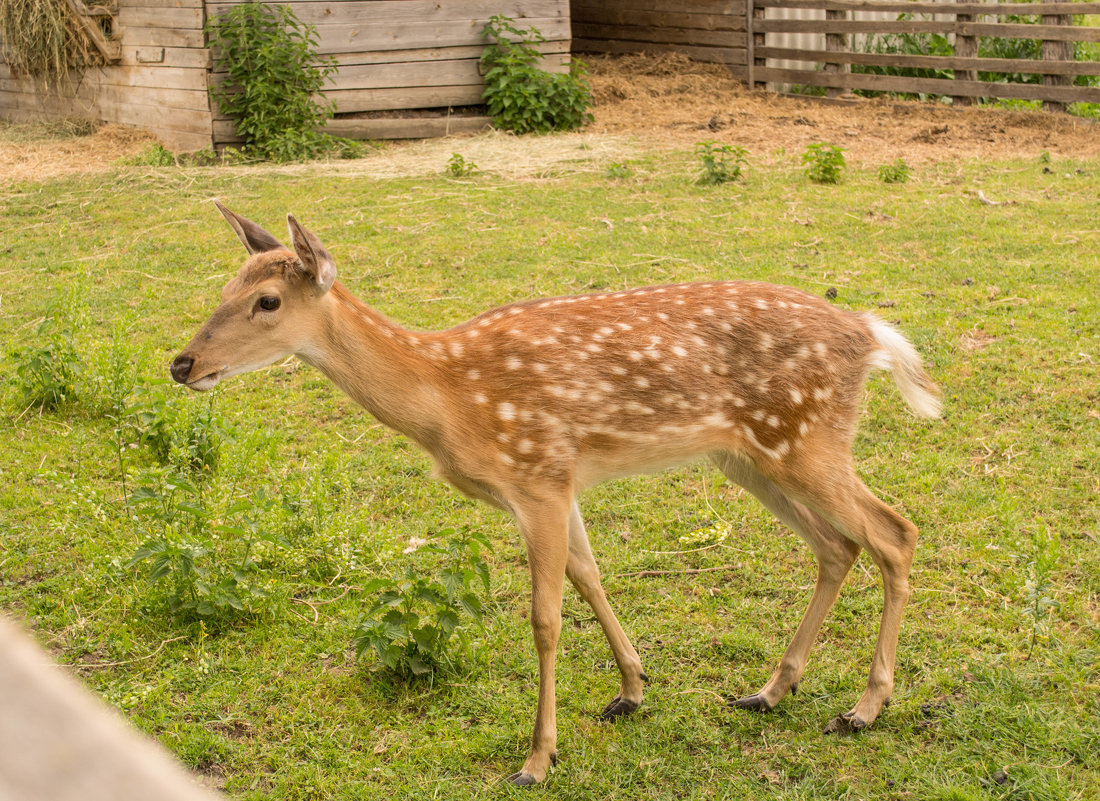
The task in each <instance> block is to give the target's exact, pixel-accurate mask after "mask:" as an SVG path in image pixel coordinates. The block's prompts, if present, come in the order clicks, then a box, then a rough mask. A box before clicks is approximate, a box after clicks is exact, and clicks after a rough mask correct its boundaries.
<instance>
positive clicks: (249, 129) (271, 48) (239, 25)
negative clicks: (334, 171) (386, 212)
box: [206, 0, 349, 162]
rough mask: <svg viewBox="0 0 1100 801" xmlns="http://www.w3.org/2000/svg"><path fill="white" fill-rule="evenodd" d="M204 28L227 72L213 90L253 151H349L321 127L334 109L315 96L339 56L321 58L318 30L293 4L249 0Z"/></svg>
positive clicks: (283, 154)
mask: <svg viewBox="0 0 1100 801" xmlns="http://www.w3.org/2000/svg"><path fill="white" fill-rule="evenodd" d="M206 30H207V33H208V35H209V37H210V47H211V48H213V49H214V50H215V52H217V53H218V67H219V69H221V70H224V71H225V72H227V73H228V76H227V78H226V80H225V82H224V83H221V84H219V85H217V86H215V87H213V88H212V89H211V95H212V96H213V97H214V99H215V100H216V101H217V103H218V106H219V107H220V108H221V110H222V111H223V112H224V113H225V114H227V115H228V116H230V117H231V118H233V120H234V124H235V126H236V129H237V133H238V134H240V135H241V137H242V138H243V139H244V142H245V144H244V150H245V151H246V152H247V153H248V154H249V155H251V156H254V157H257V158H260V159H264V160H269V161H281V162H286V161H300V160H303V159H310V158H317V157H319V156H324V155H328V154H331V153H334V152H336V153H339V152H342V151H346V150H347V148H348V147H349V145H347V144H345V143H343V142H342V141H339V142H338V141H337V140H336V139H335V138H334V137H332V136H329V135H327V134H324V133H322V132H320V131H318V130H317V129H318V128H322V127H324V125H325V122H326V121H327V120H328V119H329V118H330V117H332V115H333V112H334V111H335V104H334V103H332V102H330V101H325V100H319V99H318V98H319V96H320V92H321V89H322V88H323V87H324V85H325V82H326V81H327V80H328V79H329V77H330V76H331V75H332V74H333V73H334V72H335V71H336V61H335V59H333V58H319V57H318V56H317V52H316V49H317V30H316V28H314V27H313V26H312V25H307V24H303V23H302V22H300V21H299V20H298V18H297V16H295V14H294V12H293V11H292V10H291V9H290V7H289V6H286V5H268V4H266V3H261V2H256V0H248V2H244V3H240V4H239V5H235V6H231V7H230V8H228V9H227V10H225V11H223V12H222V13H221V14H219V15H218V16H216V17H214V18H213V19H212V20H211V21H210V22H209V23H208V24H207V27H206Z"/></svg>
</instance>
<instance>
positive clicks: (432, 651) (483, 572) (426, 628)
mask: <svg viewBox="0 0 1100 801" xmlns="http://www.w3.org/2000/svg"><path fill="white" fill-rule="evenodd" d="M443 538H446V543H445V544H442V545H441V544H437V543H438V541H439V540H442V539H443ZM482 548H485V549H490V545H489V541H488V540H487V539H486V538H485V537H484V536H483V535H481V534H478V533H475V532H471V531H468V530H462V531H455V530H454V529H445V530H443V531H441V532H439V534H437V535H436V542H429V543H427V544H424V545H422V546H421V547H420V548H419V553H422V554H424V553H431V554H436V555H438V556H439V557H440V558H441V561H442V563H443V565H442V568H441V569H439V570H438V577H435V576H433V575H430V574H428V573H427V572H426V571H424V570H416V569H414V568H412V567H409V568H408V569H407V570H406V572H405V577H404V578H403V579H389V578H377V579H374V580H373V581H370V582H368V583H367V586H366V587H365V590H366V591H367V592H372V593H377V594H378V596H377V598H376V599H375V601H374V603H373V604H372V606H371V607H370V609H369V610H367V614H366V617H365V618H364V619H363V621H362V622H361V623H360V624H359V627H358V628H357V629H356V632H355V639H354V643H355V650H356V653H357V654H358V655H359V656H362V654H363V653H364V652H365V651H367V650H368V649H373V650H374V652H375V653H376V654H377V655H378V658H379V659H380V660H381V661H382V664H383V665H385V666H386V668H388V669H389V670H391V671H393V672H394V673H397V674H399V675H403V676H410V675H411V676H425V675H431V674H434V673H435V672H436V671H437V670H439V669H440V668H441V667H443V666H449V667H451V668H453V667H454V657H455V648H454V643H458V644H459V645H460V647H461V648H462V649H466V648H467V646H468V640H467V637H466V633H465V630H464V629H463V627H462V619H463V617H464V616H465V617H468V618H470V619H472V620H473V621H474V622H476V623H480V622H481V620H482V618H483V616H484V613H485V606H484V603H483V602H482V600H481V598H480V597H479V596H478V594H477V592H476V585H477V584H478V583H480V584H481V587H482V589H484V591H485V593H486V595H488V593H489V566H488V564H486V562H485V560H484V559H482V557H481V550H482Z"/></svg>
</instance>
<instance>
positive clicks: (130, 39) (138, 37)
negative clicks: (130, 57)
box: [120, 25, 206, 50]
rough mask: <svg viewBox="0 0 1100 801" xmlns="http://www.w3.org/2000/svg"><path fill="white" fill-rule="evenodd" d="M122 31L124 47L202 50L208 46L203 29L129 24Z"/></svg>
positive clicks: (121, 38)
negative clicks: (174, 28) (178, 28)
mask: <svg viewBox="0 0 1100 801" xmlns="http://www.w3.org/2000/svg"><path fill="white" fill-rule="evenodd" d="M120 33H121V37H120V41H121V42H122V46H123V47H128V46H131V45H132V46H134V47H187V48H194V49H200V50H201V49H203V48H205V47H206V37H205V36H204V35H203V32H202V31H201V30H172V29H171V28H158V27H155V26H154V27H143V26H135V25H127V26H126V27H125V28H123V29H122V30H121V32H120Z"/></svg>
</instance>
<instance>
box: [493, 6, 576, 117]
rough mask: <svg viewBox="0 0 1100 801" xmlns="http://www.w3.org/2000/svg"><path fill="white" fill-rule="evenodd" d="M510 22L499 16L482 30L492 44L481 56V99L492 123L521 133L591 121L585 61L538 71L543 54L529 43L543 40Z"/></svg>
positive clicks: (540, 35) (530, 30) (571, 62)
mask: <svg viewBox="0 0 1100 801" xmlns="http://www.w3.org/2000/svg"><path fill="white" fill-rule="evenodd" d="M514 22H515V20H512V19H509V18H508V17H503V16H500V15H497V16H495V17H492V18H490V20H489V23H488V24H487V25H486V26H485V29H484V34H485V36H487V37H489V38H490V39H491V40H492V41H493V43H492V44H491V45H489V47H487V48H486V49H485V52H484V53H483V54H482V56H481V65H482V67H483V68H484V69H485V91H484V93H483V94H482V99H483V100H485V103H486V105H488V107H489V116H490V117H492V119H493V125H495V126H497V127H498V128H503V129H505V130H509V131H515V132H516V133H519V134H525V133H547V132H548V131H569V130H573V129H574V128H580V127H581V126H582V125H585V124H586V123H588V122H591V121H592V114H591V113H590V112H589V111H588V109H589V107H591V105H592V89H591V87H590V86H589V85H588V81H587V80H586V79H585V75H586V74H587V73H586V70H585V67H584V64H583V63H581V62H580V61H578V60H576V59H573V60H571V61H570V64H569V72H568V74H565V75H562V74H559V73H553V72H546V71H545V70H542V69H539V68H538V66H536V65H537V64H538V63H539V61H541V60H542V54H541V53H540V52H539V51H538V50H536V49H535V48H534V47H533V46H532V45H535V44H538V43H540V42H545V41H546V39H545V38H544V37H543V35H542V34H541V33H539V32H538V30H536V29H535V28H529V29H527V30H523V29H521V28H517V27H516V26H515V25H514ZM509 36H511V37H512V38H517V39H519V41H517V42H513V41H511V39H510V38H509Z"/></svg>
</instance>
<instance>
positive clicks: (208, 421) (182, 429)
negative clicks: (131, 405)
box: [135, 380, 230, 473]
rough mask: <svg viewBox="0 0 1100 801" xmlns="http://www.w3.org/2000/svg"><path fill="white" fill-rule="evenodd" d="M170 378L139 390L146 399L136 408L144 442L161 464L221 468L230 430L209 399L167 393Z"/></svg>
mask: <svg viewBox="0 0 1100 801" xmlns="http://www.w3.org/2000/svg"><path fill="white" fill-rule="evenodd" d="M165 383H166V381H161V380H157V381H151V382H149V383H148V384H145V385H143V386H142V387H141V388H140V389H139V392H140V393H142V394H144V395H145V397H146V400H145V401H144V402H143V403H141V404H140V405H139V406H138V407H137V408H136V410H135V414H136V417H137V426H138V430H139V432H140V437H141V443H142V444H143V445H145V447H146V448H148V449H149V452H150V453H151V454H152V455H153V457H154V458H155V459H156V460H157V462H159V463H160V464H161V465H165V466H168V465H172V466H174V467H176V468H177V469H179V470H190V471H194V472H196V473H204V472H205V473H210V472H213V471H214V470H216V469H217V467H218V460H219V458H220V455H221V450H222V445H223V443H224V442H225V441H226V440H227V439H229V436H230V435H229V432H228V430H227V428H226V426H225V424H224V423H223V421H222V420H221V418H220V417H219V416H218V415H217V414H216V413H215V411H214V396H211V398H210V400H209V402H208V403H202V402H198V403H183V402H180V401H177V400H176V399H174V398H172V397H171V396H170V395H165V394H163V392H162V391H159V390H160V387H161V386H162V385H163V384H165Z"/></svg>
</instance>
